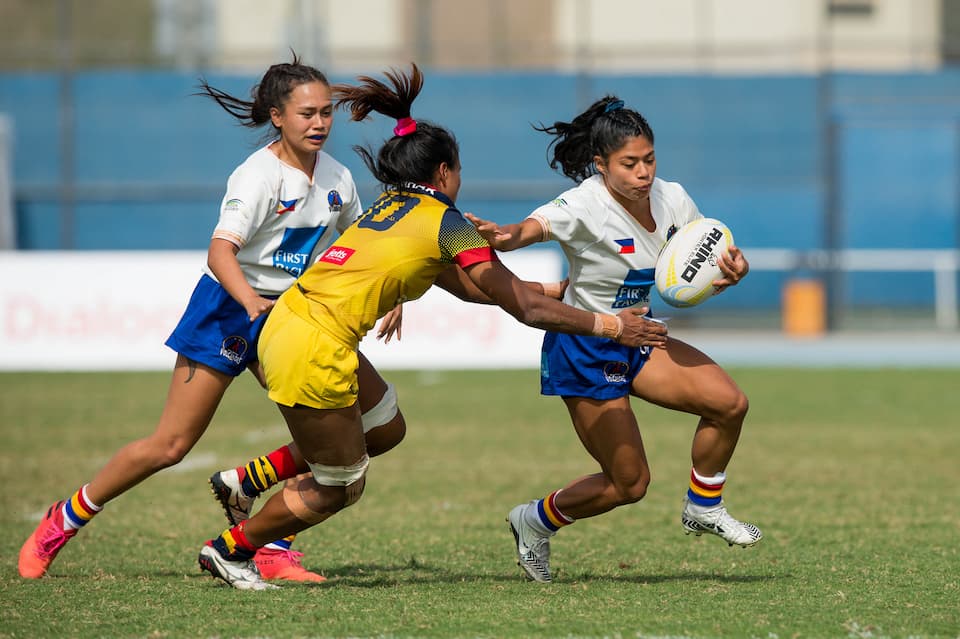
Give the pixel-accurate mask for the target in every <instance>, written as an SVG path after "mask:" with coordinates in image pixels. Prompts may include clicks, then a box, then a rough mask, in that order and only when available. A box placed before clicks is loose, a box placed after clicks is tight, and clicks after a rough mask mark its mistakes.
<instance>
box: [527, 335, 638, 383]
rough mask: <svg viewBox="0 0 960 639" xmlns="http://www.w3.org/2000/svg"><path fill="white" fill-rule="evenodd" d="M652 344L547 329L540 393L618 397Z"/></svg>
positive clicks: (543, 349) (541, 368) (544, 340)
mask: <svg viewBox="0 0 960 639" xmlns="http://www.w3.org/2000/svg"><path fill="white" fill-rule="evenodd" d="M648 359H650V348H649V347H648V346H643V347H640V348H634V347H631V346H624V345H622V344H618V343H617V342H615V341H613V340H612V339H609V338H606V337H591V336H587V335H568V334H566V333H552V332H549V331H548V332H547V333H546V334H545V335H544V337H543V348H542V349H541V351H540V393H541V394H543V395H560V396H562V397H589V398H591V399H615V398H617V397H623V396H624V395H628V394H630V384H632V383H633V378H634V377H636V376H637V373H639V372H640V369H641V368H643V365H644V364H645V363H646V361H647V360H648Z"/></svg>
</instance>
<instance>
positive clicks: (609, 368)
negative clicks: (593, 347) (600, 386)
mask: <svg viewBox="0 0 960 639" xmlns="http://www.w3.org/2000/svg"><path fill="white" fill-rule="evenodd" d="M629 372H630V365H629V364H627V363H626V362H607V363H606V364H604V365H603V379H605V380H606V381H608V382H610V383H612V384H622V383H624V382H626V381H627V373H629Z"/></svg>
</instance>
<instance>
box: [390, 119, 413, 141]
mask: <svg viewBox="0 0 960 639" xmlns="http://www.w3.org/2000/svg"><path fill="white" fill-rule="evenodd" d="M416 130H417V121H416V120H414V119H413V118H400V119H399V120H397V126H395V127H393V134H394V135H399V136H400V137H403V136H405V135H410V134H411V133H413V132H414V131H416Z"/></svg>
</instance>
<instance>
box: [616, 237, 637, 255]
mask: <svg viewBox="0 0 960 639" xmlns="http://www.w3.org/2000/svg"><path fill="white" fill-rule="evenodd" d="M614 242H616V243H617V244H619V245H620V255H626V254H627V253H633V252H634V248H633V238H632V237H627V238H624V239H622V240H614Z"/></svg>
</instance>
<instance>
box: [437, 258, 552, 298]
mask: <svg viewBox="0 0 960 639" xmlns="http://www.w3.org/2000/svg"><path fill="white" fill-rule="evenodd" d="M521 282H522V283H523V285H524V286H526V287H527V288H529V289H530V290H531V291H533V292H534V293H538V294H540V295H546V296H547V297H553V298H554V299H560V298H562V297H563V292H564V291H565V290H566V288H567V287H566V284H567V282H566V280H564V281H563V282H546V283H541V282H527V281H523V280H521ZM435 284H436V285H437V286H439V287H440V288H442V289H443V290H445V291H447V292H448V293H450V294H451V295H453V296H454V297H458V298H460V299H461V300H463V301H464V302H473V303H475V304H496V302H495V301H494V300H493V299H491V297H490V296H489V295H487V294H486V293H484V292H483V291H482V290H480V287H478V286H477V285H476V284H474V283H473V280H471V279H470V277H469V276H468V275H467V274H466V273H465V272H464V271H463V269H462V268H460V267H459V266H457V265H456V264H454V265H452V266H450V268H448V269H447V270H445V271H441V273H440V275H438V276H437V279H436V282H435Z"/></svg>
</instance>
